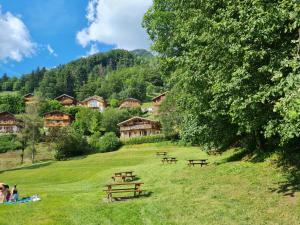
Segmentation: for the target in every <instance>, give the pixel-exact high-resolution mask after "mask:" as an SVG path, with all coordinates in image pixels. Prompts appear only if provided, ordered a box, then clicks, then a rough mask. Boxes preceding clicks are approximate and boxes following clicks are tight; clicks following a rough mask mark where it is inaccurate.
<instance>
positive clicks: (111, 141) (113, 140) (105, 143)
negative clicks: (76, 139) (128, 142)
mask: <svg viewBox="0 0 300 225" xmlns="http://www.w3.org/2000/svg"><path fill="white" fill-rule="evenodd" d="M89 143H90V145H91V147H92V148H93V149H94V151H95V152H111V151H115V150H117V149H119V147H120V146H121V142H120V140H119V138H118V137H117V136H116V134H115V133H113V132H109V133H106V134H104V136H102V137H101V135H100V133H98V132H97V133H95V134H94V135H92V136H91V138H90V142H89Z"/></svg>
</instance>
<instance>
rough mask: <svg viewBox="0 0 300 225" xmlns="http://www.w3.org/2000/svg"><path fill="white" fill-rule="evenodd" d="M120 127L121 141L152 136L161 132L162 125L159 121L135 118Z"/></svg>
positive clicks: (120, 124)
mask: <svg viewBox="0 0 300 225" xmlns="http://www.w3.org/2000/svg"><path fill="white" fill-rule="evenodd" d="M118 126H119V127H120V133H121V139H128V138H134V137H142V136H151V135H155V134H159V133H160V132H161V125H160V123H159V122H158V121H153V120H148V119H145V118H142V117H133V118H131V119H129V120H126V121H124V122H122V123H119V124H118Z"/></svg>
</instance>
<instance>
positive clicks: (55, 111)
mask: <svg viewBox="0 0 300 225" xmlns="http://www.w3.org/2000/svg"><path fill="white" fill-rule="evenodd" d="M52 113H62V114H65V115H69V116H72V115H71V114H69V113H65V112H62V111H58V110H54V111H51V112H46V113H44V116H45V115H48V114H52Z"/></svg>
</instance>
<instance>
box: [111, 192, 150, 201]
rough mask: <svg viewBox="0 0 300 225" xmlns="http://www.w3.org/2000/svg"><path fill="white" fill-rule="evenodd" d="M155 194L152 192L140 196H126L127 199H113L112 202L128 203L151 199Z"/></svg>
mask: <svg viewBox="0 0 300 225" xmlns="http://www.w3.org/2000/svg"><path fill="white" fill-rule="evenodd" d="M152 194H153V192H152V191H143V192H142V193H141V194H140V195H136V196H125V197H113V201H112V202H126V201H130V200H134V199H138V198H149V197H151V195H152Z"/></svg>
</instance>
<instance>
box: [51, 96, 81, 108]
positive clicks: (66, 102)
mask: <svg viewBox="0 0 300 225" xmlns="http://www.w3.org/2000/svg"><path fill="white" fill-rule="evenodd" d="M55 100H57V101H59V102H60V103H61V104H62V105H63V106H76V105H77V100H76V99H75V98H74V97H72V96H70V95H67V94H62V95H60V96H58V97H57V98H55Z"/></svg>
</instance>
